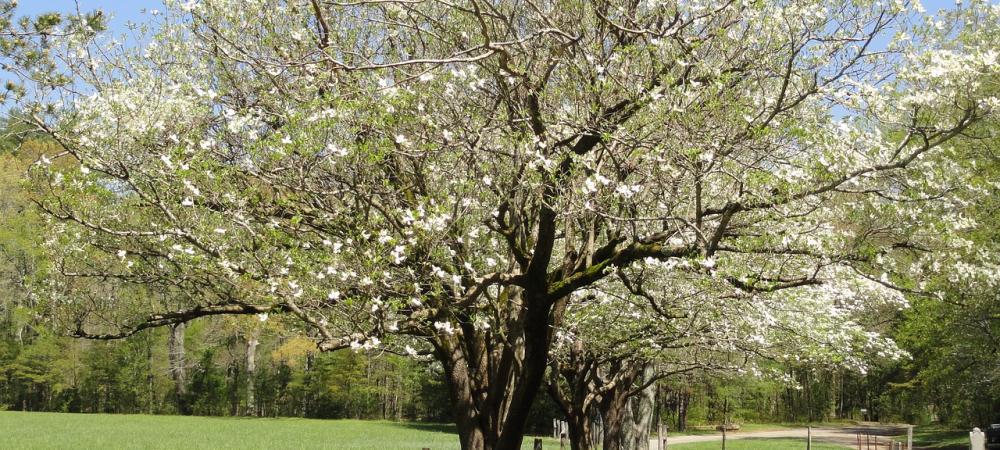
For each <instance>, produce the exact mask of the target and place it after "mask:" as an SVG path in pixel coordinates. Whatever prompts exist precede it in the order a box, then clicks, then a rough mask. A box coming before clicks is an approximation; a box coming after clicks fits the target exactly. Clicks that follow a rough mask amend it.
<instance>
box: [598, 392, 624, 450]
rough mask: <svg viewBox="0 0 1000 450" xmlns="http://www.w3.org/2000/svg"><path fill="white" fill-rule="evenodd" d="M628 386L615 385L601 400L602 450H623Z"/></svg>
mask: <svg viewBox="0 0 1000 450" xmlns="http://www.w3.org/2000/svg"><path fill="white" fill-rule="evenodd" d="M628 388H629V386H617V387H615V388H613V389H611V390H610V391H608V392H607V393H606V394H605V395H604V398H603V399H602V401H601V415H602V416H603V417H604V447H603V448H604V450H624V449H625V448H626V447H625V445H624V444H625V442H626V441H625V434H624V430H625V427H626V423H625V419H626V411H625V409H626V407H627V404H628Z"/></svg>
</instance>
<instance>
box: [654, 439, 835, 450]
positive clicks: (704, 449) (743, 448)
mask: <svg viewBox="0 0 1000 450" xmlns="http://www.w3.org/2000/svg"><path fill="white" fill-rule="evenodd" d="M720 448H722V442H721V441H714V442H697V443H691V444H676V445H674V444H671V445H670V450H675V449H676V450H719V449H720ZM805 448H806V443H805V441H804V440H802V439H755V438H747V439H733V440H731V441H726V450H761V449H767V450H805ZM812 448H813V450H844V449H846V448H850V447H845V446H842V445H837V444H827V443H822V442H815V441H813V443H812Z"/></svg>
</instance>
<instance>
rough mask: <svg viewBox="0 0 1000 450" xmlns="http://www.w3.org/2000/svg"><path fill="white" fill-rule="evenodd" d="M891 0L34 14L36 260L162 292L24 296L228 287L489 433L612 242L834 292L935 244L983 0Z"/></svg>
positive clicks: (511, 434) (947, 250)
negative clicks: (41, 152) (958, 0)
mask: <svg viewBox="0 0 1000 450" xmlns="http://www.w3.org/2000/svg"><path fill="white" fill-rule="evenodd" d="M918 9H919V7H918V5H912V4H910V3H907V2H882V1H878V2H876V1H860V2H858V1H852V2H838V3H829V2H819V1H801V2H798V1H796V2H788V3H771V2H753V1H739V0H732V1H719V2H716V1H697V2H669V1H664V2H661V1H637V0H635V1H633V0H624V1H596V2H591V1H573V0H567V1H514V2H506V1H504V2H500V1H496V2H490V1H481V0H469V1H459V2H450V1H439V0H398V1H397V0H373V1H364V0H362V1H356V2H348V1H331V0H310V1H306V0H301V1H273V0H239V1H237V0H203V1H184V2H180V1H168V2H167V11H166V12H159V11H151V16H152V17H151V21H150V23H149V24H147V25H144V26H137V27H136V29H135V31H134V33H135V34H136V35H137V36H132V37H130V36H107V35H104V34H102V33H97V32H91V31H94V30H92V29H91V28H87V27H83V30H84V32H82V33H59V32H58V31H60V29H59V27H58V26H57V27H56V28H55V29H53V30H50V31H51V32H49V33H46V34H44V35H43V36H36V37H35V38H34V39H35V41H37V42H38V45H36V46H34V47H31V46H27V47H18V49H15V50H14V51H13V52H12V53H13V56H14V58H13V59H12V64H14V65H15V66H16V67H17V70H16V71H17V73H20V74H22V76H23V77H24V79H25V81H24V84H22V85H20V87H19V88H18V89H16V90H15V93H16V94H17V95H18V96H20V97H21V98H22V102H23V103H24V105H26V108H29V111H30V112H31V114H32V116H31V117H32V119H31V120H32V122H33V124H34V125H35V126H36V127H37V128H39V129H40V130H41V131H43V132H44V133H46V134H48V135H49V136H50V137H51V138H52V139H53V140H55V141H56V142H58V143H59V145H60V146H61V148H62V153H61V154H60V155H59V156H63V157H69V158H72V159H74V160H75V161H76V162H77V164H75V165H73V166H72V168H71V169H64V168H62V167H61V166H57V165H50V161H51V159H52V158H53V157H54V156H52V157H48V158H45V159H42V160H41V161H40V163H39V166H38V169H37V170H36V171H35V180H36V186H37V189H38V197H37V202H38V204H39V206H40V207H41V208H42V209H43V210H44V211H46V212H47V213H48V214H49V216H50V217H51V229H50V230H48V231H47V237H48V245H49V247H50V248H51V250H52V253H53V254H54V255H55V256H56V257H57V258H58V259H59V263H58V264H57V267H58V268H59V271H60V273H61V276H60V277H55V278H53V279H52V280H51V282H52V283H53V284H54V285H59V284H68V283H69V284H71V283H74V281H73V280H75V279H79V278H97V279H100V280H116V282H118V283H124V284H139V285H146V286H160V287H162V288H164V289H170V290H171V291H172V292H174V291H176V292H183V293H184V294H185V295H186V298H184V299H181V300H174V303H172V304H162V303H158V302H156V301H153V300H148V299H147V300H140V301H136V300H134V299H126V298H114V297H110V296H105V297H102V296H96V295H89V296H84V295H83V294H82V293H81V292H79V290H78V291H77V292H76V294H75V295H65V296H62V295H55V294H53V295H51V296H50V298H49V299H48V300H49V306H50V307H51V310H52V311H53V314H54V315H56V316H58V317H60V318H61V319H62V320H63V321H65V322H67V323H69V324H70V329H71V332H72V333H73V334H75V335H77V336H82V337H92V338H106V339H110V338H121V337H126V336H129V335H131V334H133V333H135V332H137V331H139V330H142V329H145V328H149V327H153V326H162V325H170V324H175V323H180V322H185V321H189V320H192V319H196V318H199V317H205V316H212V315H224V314H257V315H259V317H260V318H262V319H269V318H278V317H289V318H293V319H294V320H295V321H297V322H298V323H299V324H300V326H301V327H302V329H303V332H307V333H310V335H312V336H315V337H316V340H317V345H318V346H319V348H321V349H323V350H333V349H339V348H345V347H354V348H389V349H392V350H394V351H400V352H406V353H418V352H421V351H424V350H428V351H430V352H431V353H432V354H433V356H434V357H435V358H436V359H437V360H439V361H440V362H441V363H442V365H443V367H444V368H445V372H446V376H447V381H448V384H449V386H450V389H451V391H452V394H453V396H454V399H455V405H456V417H457V418H456V420H457V424H458V429H459V434H460V436H461V442H462V447H463V448H490V449H492V448H503V449H509V448H517V447H519V445H520V442H521V439H522V436H523V433H524V425H525V420H526V417H527V412H528V408H529V406H530V405H531V403H532V401H533V400H534V398H535V396H536V394H537V392H538V390H539V386H540V385H541V384H542V382H543V376H544V373H545V371H546V367H547V362H548V361H549V356H550V349H551V348H552V346H553V343H554V341H555V336H556V332H557V331H558V330H559V328H560V326H561V325H562V324H563V322H564V318H565V316H566V314H567V309H568V308H569V307H571V306H573V305H576V304H578V303H580V302H583V301H585V299H586V298H587V297H588V296H587V295H586V294H585V293H584V291H586V290H587V289H590V288H593V287H595V286H597V285H599V284H600V283H602V282H605V280H607V279H608V278H609V277H610V276H611V275H612V274H615V273H622V272H623V271H624V272H629V271H633V270H639V271H641V270H643V268H649V272H648V273H650V274H652V273H680V274H683V277H685V278H687V279H688V281H687V282H688V283H692V284H693V285H694V286H697V285H698V284H699V283H706V284H710V285H712V286H716V285H718V284H724V285H726V286H728V287H729V288H732V289H736V290H739V291H741V292H749V293H758V292H775V291H783V290H787V291H792V290H795V289H798V291H797V292H798V294H796V298H807V297H808V296H811V295H817V296H819V297H818V298H817V299H815V300H812V301H815V302H818V303H819V302H825V303H829V302H841V303H843V305H848V306H844V307H849V305H851V304H853V303H852V302H855V301H856V302H864V301H865V299H864V297H861V296H859V295H858V293H857V289H856V288H857V287H858V286H862V285H863V286H869V285H870V283H874V284H877V285H881V286H883V287H886V286H892V287H895V288H903V289H918V287H917V286H912V287H911V286H905V285H904V286H899V285H897V284H898V283H900V282H901V281H900V280H902V279H901V278H897V277H898V274H909V273H910V272H914V273H917V272H919V271H920V270H921V269H923V268H925V267H930V266H934V265H935V264H943V263H941V261H957V260H958V259H950V258H948V257H939V255H954V254H955V253H953V252H952V249H954V248H955V247H956V244H960V243H957V242H953V241H952V240H951V239H950V238H949V233H948V232H949V230H953V229H955V228H960V227H963V226H965V221H964V219H963V217H962V216H961V215H959V214H957V213H954V212H953V209H950V208H946V206H947V202H939V201H936V200H935V199H937V198H938V197H934V195H935V194H937V193H940V192H948V190H949V187H950V186H951V183H960V182H961V173H956V172H957V171H956V170H955V169H956V168H957V166H956V165H954V164H949V163H948V160H947V158H930V156H936V155H942V154H947V142H948V141H949V140H950V139H952V138H954V137H955V136H958V135H960V134H961V133H962V132H963V130H965V129H967V128H968V127H969V125H970V124H972V123H974V122H976V121H978V120H980V119H981V118H982V117H984V116H986V115H989V114H993V112H994V111H995V109H996V107H997V106H998V101H997V99H996V98H995V97H990V96H989V95H988V94H986V93H988V92H996V91H995V90H992V91H990V90H989V87H990V86H988V85H989V84H991V83H992V84H995V82H996V77H995V76H996V70H997V69H996V58H997V45H996V41H995V38H993V37H991V35H990V32H991V30H993V29H995V28H996V23H997V20H996V19H997V18H998V16H1000V11H998V9H997V8H996V7H994V6H990V5H988V4H986V3H982V2H976V3H973V4H971V5H969V6H967V7H964V8H963V9H962V10H961V12H960V13H959V14H956V15H955V16H954V17H951V16H949V17H944V18H941V19H929V20H932V21H933V22H931V23H929V25H927V26H922V27H917V28H914V29H912V30H910V29H909V27H908V26H907V22H906V20H907V18H909V17H912V16H913V15H917V14H919V11H918ZM154 13H155V14H154ZM88 17H89V16H88ZM73 23H77V24H81V23H82V24H86V23H87V21H86V20H82V19H77V20H75V22H73ZM907 33H908V34H907ZM956 36H961V39H960V40H958V39H956ZM20 39H27V38H20ZM884 39H892V42H891V44H889V46H888V48H882V47H884V46H883V45H882V44H877V42H880V41H879V40H884ZM991 39H993V40H991ZM21 48H30V51H31V52H35V53H32V55H36V54H41V55H48V58H35V59H30V58H23V57H22V56H23V55H25V52H27V51H29V50H24V51H22V50H19V49H21ZM39 61H47V63H44V64H43V63H41V62H39ZM931 161H933V163H932V162H931ZM875 212H878V214H875ZM942 212H944V213H942ZM887 215H888V216H891V217H893V218H894V219H898V220H897V221H894V222H892V223H891V225H890V223H889V222H886V223H884V224H883V225H885V226H879V224H880V223H878V221H879V220H882V219H881V218H882V217H886V216H887ZM931 218H933V220H931ZM900 221H901V222H903V225H905V228H903V229H898V228H896V224H897V222H900ZM899 253H908V254H909V255H910V257H909V258H898V257H896V254H899ZM880 258H884V259H880ZM886 260H891V261H900V262H899V263H898V264H897V263H893V264H894V265H892V266H891V267H883V263H882V262H883V261H886ZM673 279H674V278H672V277H667V278H662V279H661V278H659V277H655V276H649V277H644V276H632V277H631V278H630V280H631V282H632V283H635V284H636V286H634V287H637V288H642V289H645V290H647V291H649V290H656V291H660V290H666V291H670V290H675V289H676V288H675V286H674V285H672V284H671V283H666V281H670V280H673ZM659 281H663V282H664V283H660V282H659ZM84 286H86V285H84ZM53 292H54V293H56V292H67V291H66V290H65V289H62V290H55V289H54V290H53ZM70 292H72V291H70ZM172 297H173V296H172ZM726 298H727V297H719V298H717V299H714V300H712V302H711V304H712V305H718V304H723V305H725V304H726ZM768 298H769V299H771V300H769V301H775V302H778V301H781V300H782V297H781V296H780V295H774V296H769V297H768ZM83 299H85V300H83ZM732 301H737V300H735V299H733V300H732ZM802 302H806V300H802ZM825 303H824V304H825ZM800 304H806V303H800ZM307 330H308V331H307ZM829 331H830V332H831V333H832V334H834V335H836V333H838V331H837V330H835V329H832V330H829ZM832 339H836V336H834V337H832Z"/></svg>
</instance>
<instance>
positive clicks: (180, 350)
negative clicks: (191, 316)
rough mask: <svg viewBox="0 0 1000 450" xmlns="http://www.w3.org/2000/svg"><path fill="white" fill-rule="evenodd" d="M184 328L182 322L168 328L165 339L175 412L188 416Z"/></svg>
mask: <svg viewBox="0 0 1000 450" xmlns="http://www.w3.org/2000/svg"><path fill="white" fill-rule="evenodd" d="M184 328H185V326H184V323H183V322H181V323H178V324H175V325H172V326H171V327H170V335H169V337H168V338H167V361H168V362H169V365H170V379H171V380H173V382H174V404H175V405H176V406H177V412H178V413H180V414H182V415H189V414H191V408H190V406H189V405H188V403H187V368H186V367H185V361H184V358H185V355H184Z"/></svg>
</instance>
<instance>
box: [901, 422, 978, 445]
mask: <svg viewBox="0 0 1000 450" xmlns="http://www.w3.org/2000/svg"><path fill="white" fill-rule="evenodd" d="M913 445H914V446H916V447H922V448H932V449H941V450H944V449H967V448H969V430H954V429H950V428H944V427H941V426H937V425H926V426H918V427H916V428H914V429H913Z"/></svg>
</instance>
